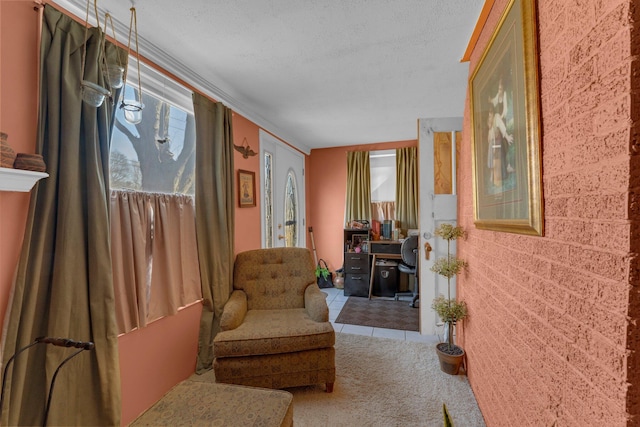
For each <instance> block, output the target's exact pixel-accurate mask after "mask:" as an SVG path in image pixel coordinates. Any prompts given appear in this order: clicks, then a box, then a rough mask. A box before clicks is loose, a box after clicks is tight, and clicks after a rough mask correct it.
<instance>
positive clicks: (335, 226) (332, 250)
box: [307, 140, 418, 271]
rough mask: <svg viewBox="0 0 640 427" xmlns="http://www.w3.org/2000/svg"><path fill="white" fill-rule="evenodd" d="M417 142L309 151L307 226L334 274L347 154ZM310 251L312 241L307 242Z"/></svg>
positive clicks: (339, 252) (338, 263) (339, 258)
mask: <svg viewBox="0 0 640 427" xmlns="http://www.w3.org/2000/svg"><path fill="white" fill-rule="evenodd" d="M417 144H418V141H417V140H409V141H396V142H381V143H373V144H364V145H350V146H345V147H334V148H323V149H315V150H311V156H310V157H309V162H308V168H307V171H308V173H307V177H308V180H309V185H308V187H307V203H308V216H307V225H308V226H310V227H312V228H313V236H314V241H315V245H316V252H317V254H318V258H322V259H324V260H325V261H326V262H327V263H328V264H329V269H330V270H331V271H335V270H337V269H339V268H340V267H342V258H343V254H344V249H343V247H344V245H343V230H344V225H345V224H344V210H345V198H346V194H347V152H349V151H374V150H388V149H395V148H403V147H415V146H417ZM307 241H308V246H309V247H310V248H311V239H310V238H307Z"/></svg>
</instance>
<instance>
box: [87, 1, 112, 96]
mask: <svg viewBox="0 0 640 427" xmlns="http://www.w3.org/2000/svg"><path fill="white" fill-rule="evenodd" d="M89 4H90V0H87V16H86V18H85V21H84V22H85V26H84V44H83V47H82V63H81V65H80V75H81V76H83V77H84V66H85V63H86V58H87V38H88V32H89ZM93 7H94V10H95V13H96V22H97V28H98V37H99V40H98V41H99V43H100V45H99V46H102V43H103V42H104V34H102V32H101V31H100V19H99V18H98V2H97V0H94V1H93ZM80 90H81V92H82V100H83V101H84V102H85V103H86V104H87V105H90V106H92V107H99V106H101V105H102V103H103V102H104V99H105V97H107V96H109V95H111V92H110V91H109V90H107V89H106V88H104V87H102V86H100V85H99V84H97V83H93V82H91V81H89V80H84V79H83V80H82V81H81V82H80Z"/></svg>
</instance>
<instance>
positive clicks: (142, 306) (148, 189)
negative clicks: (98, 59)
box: [109, 59, 201, 333]
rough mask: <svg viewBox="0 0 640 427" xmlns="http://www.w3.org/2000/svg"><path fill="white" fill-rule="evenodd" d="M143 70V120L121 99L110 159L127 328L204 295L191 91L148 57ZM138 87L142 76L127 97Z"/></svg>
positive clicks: (119, 303) (117, 269)
mask: <svg viewBox="0 0 640 427" xmlns="http://www.w3.org/2000/svg"><path fill="white" fill-rule="evenodd" d="M131 62H133V66H132V64H131ZM129 66H130V72H129V73H128V76H129V77H133V78H134V79H135V78H137V73H136V72H135V71H134V72H131V70H134V69H135V68H134V67H135V59H130V64H129ZM141 72H142V83H143V84H142V92H143V93H142V103H143V104H144V109H143V110H142V121H141V122H140V123H138V124H131V123H129V122H127V121H126V120H125V118H124V110H123V109H122V108H119V103H118V105H116V117H115V125H114V130H113V134H112V137H111V153H110V161H109V163H110V187H111V243H112V244H111V253H112V259H113V280H114V293H115V297H116V320H117V322H118V328H119V331H120V332H121V333H126V332H128V331H130V330H132V329H135V328H141V327H144V326H146V325H147V323H148V322H150V321H153V320H155V319H158V318H160V317H164V316H168V315H172V314H175V313H176V312H177V311H178V309H179V308H180V307H184V306H186V305H188V304H190V303H193V302H195V301H197V300H199V299H200V298H201V288H200V270H199V265H198V252H197V242H196V235H195V200H194V197H193V196H194V194H195V155H196V152H195V118H194V115H193V105H192V95H191V92H190V91H188V90H187V89H185V88H183V87H182V86H180V85H179V84H177V83H176V82H174V81H172V80H170V79H169V78H167V77H165V76H163V75H161V74H159V73H158V72H156V71H154V70H152V69H151V68H149V67H146V66H143V64H141ZM137 88H138V85H137V81H131V80H129V81H127V86H126V87H125V88H124V90H123V93H124V99H134V96H136V95H137V93H136V91H137ZM137 99H139V97H138V98H137Z"/></svg>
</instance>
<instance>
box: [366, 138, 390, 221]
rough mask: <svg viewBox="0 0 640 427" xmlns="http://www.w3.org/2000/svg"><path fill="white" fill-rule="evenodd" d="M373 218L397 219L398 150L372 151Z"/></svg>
mask: <svg viewBox="0 0 640 427" xmlns="http://www.w3.org/2000/svg"><path fill="white" fill-rule="evenodd" d="M369 169H370V173H371V217H372V219H374V220H377V221H383V220H388V219H391V220H392V219H395V204H396V150H380V151H371V152H370V153H369Z"/></svg>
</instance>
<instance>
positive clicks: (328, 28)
mask: <svg viewBox="0 0 640 427" xmlns="http://www.w3.org/2000/svg"><path fill="white" fill-rule="evenodd" d="M57 3H58V4H60V5H61V6H62V7H65V8H67V9H69V10H70V11H71V12H73V13H75V14H77V15H78V16H81V17H83V18H84V13H85V10H86V2H82V1H79V0H59V1H57ZM483 3H484V0H235V1H229V0H224V1H222V0H185V1H176V0H136V1H135V2H134V3H133V4H134V5H135V7H136V11H137V18H138V33H139V36H140V39H141V42H140V53H141V54H142V55H144V56H145V57H147V58H149V59H151V60H153V61H154V62H157V63H159V65H161V66H163V67H165V68H167V69H168V70H169V71H171V72H173V73H175V74H176V75H178V76H180V77H181V78H183V79H184V80H185V81H186V82H188V83H189V84H191V85H193V86H194V87H196V88H198V89H200V90H203V91H205V92H206V93H208V94H210V95H211V96H213V97H214V98H216V99H218V100H221V101H223V102H224V103H225V104H226V105H228V106H230V107H231V108H233V109H234V110H235V111H237V112H239V113H240V114H243V115H245V116H246V117H247V118H249V119H250V120H252V121H254V122H256V123H257V124H258V125H260V126H262V127H264V128H265V129H267V130H269V131H271V132H272V133H274V134H276V135H277V136H279V137H280V138H282V139H284V140H286V141H287V142H290V143H291V144H293V145H296V146H298V147H300V148H301V149H302V150H303V151H307V152H308V150H309V149H311V148H320V147H329V146H339V145H351V144H364V143H372V142H383V141H397V140H405V139H415V138H416V137H417V136H416V132H417V131H416V129H417V126H416V120H417V119H418V118H422V117H450V116H462V114H463V109H464V101H465V96H466V87H467V78H468V71H469V70H468V63H461V62H460V58H462V55H463V54H464V51H465V49H466V47H467V43H468V41H469V38H470V36H471V33H472V31H473V28H474V26H475V24H476V21H477V20H478V16H479V15H480V10H481V9H482V5H483ZM131 4H132V3H131V2H130V1H125V0H99V1H98V7H99V9H100V11H101V13H104V12H105V11H108V12H109V13H110V14H111V15H112V16H113V17H114V18H115V20H116V27H117V30H118V32H119V33H121V32H122V33H123V34H126V32H127V31H128V26H129V13H130V12H129V8H130V7H131ZM90 21H91V20H90ZM93 22H95V21H93ZM123 39H125V36H123ZM120 41H122V40H120Z"/></svg>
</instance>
